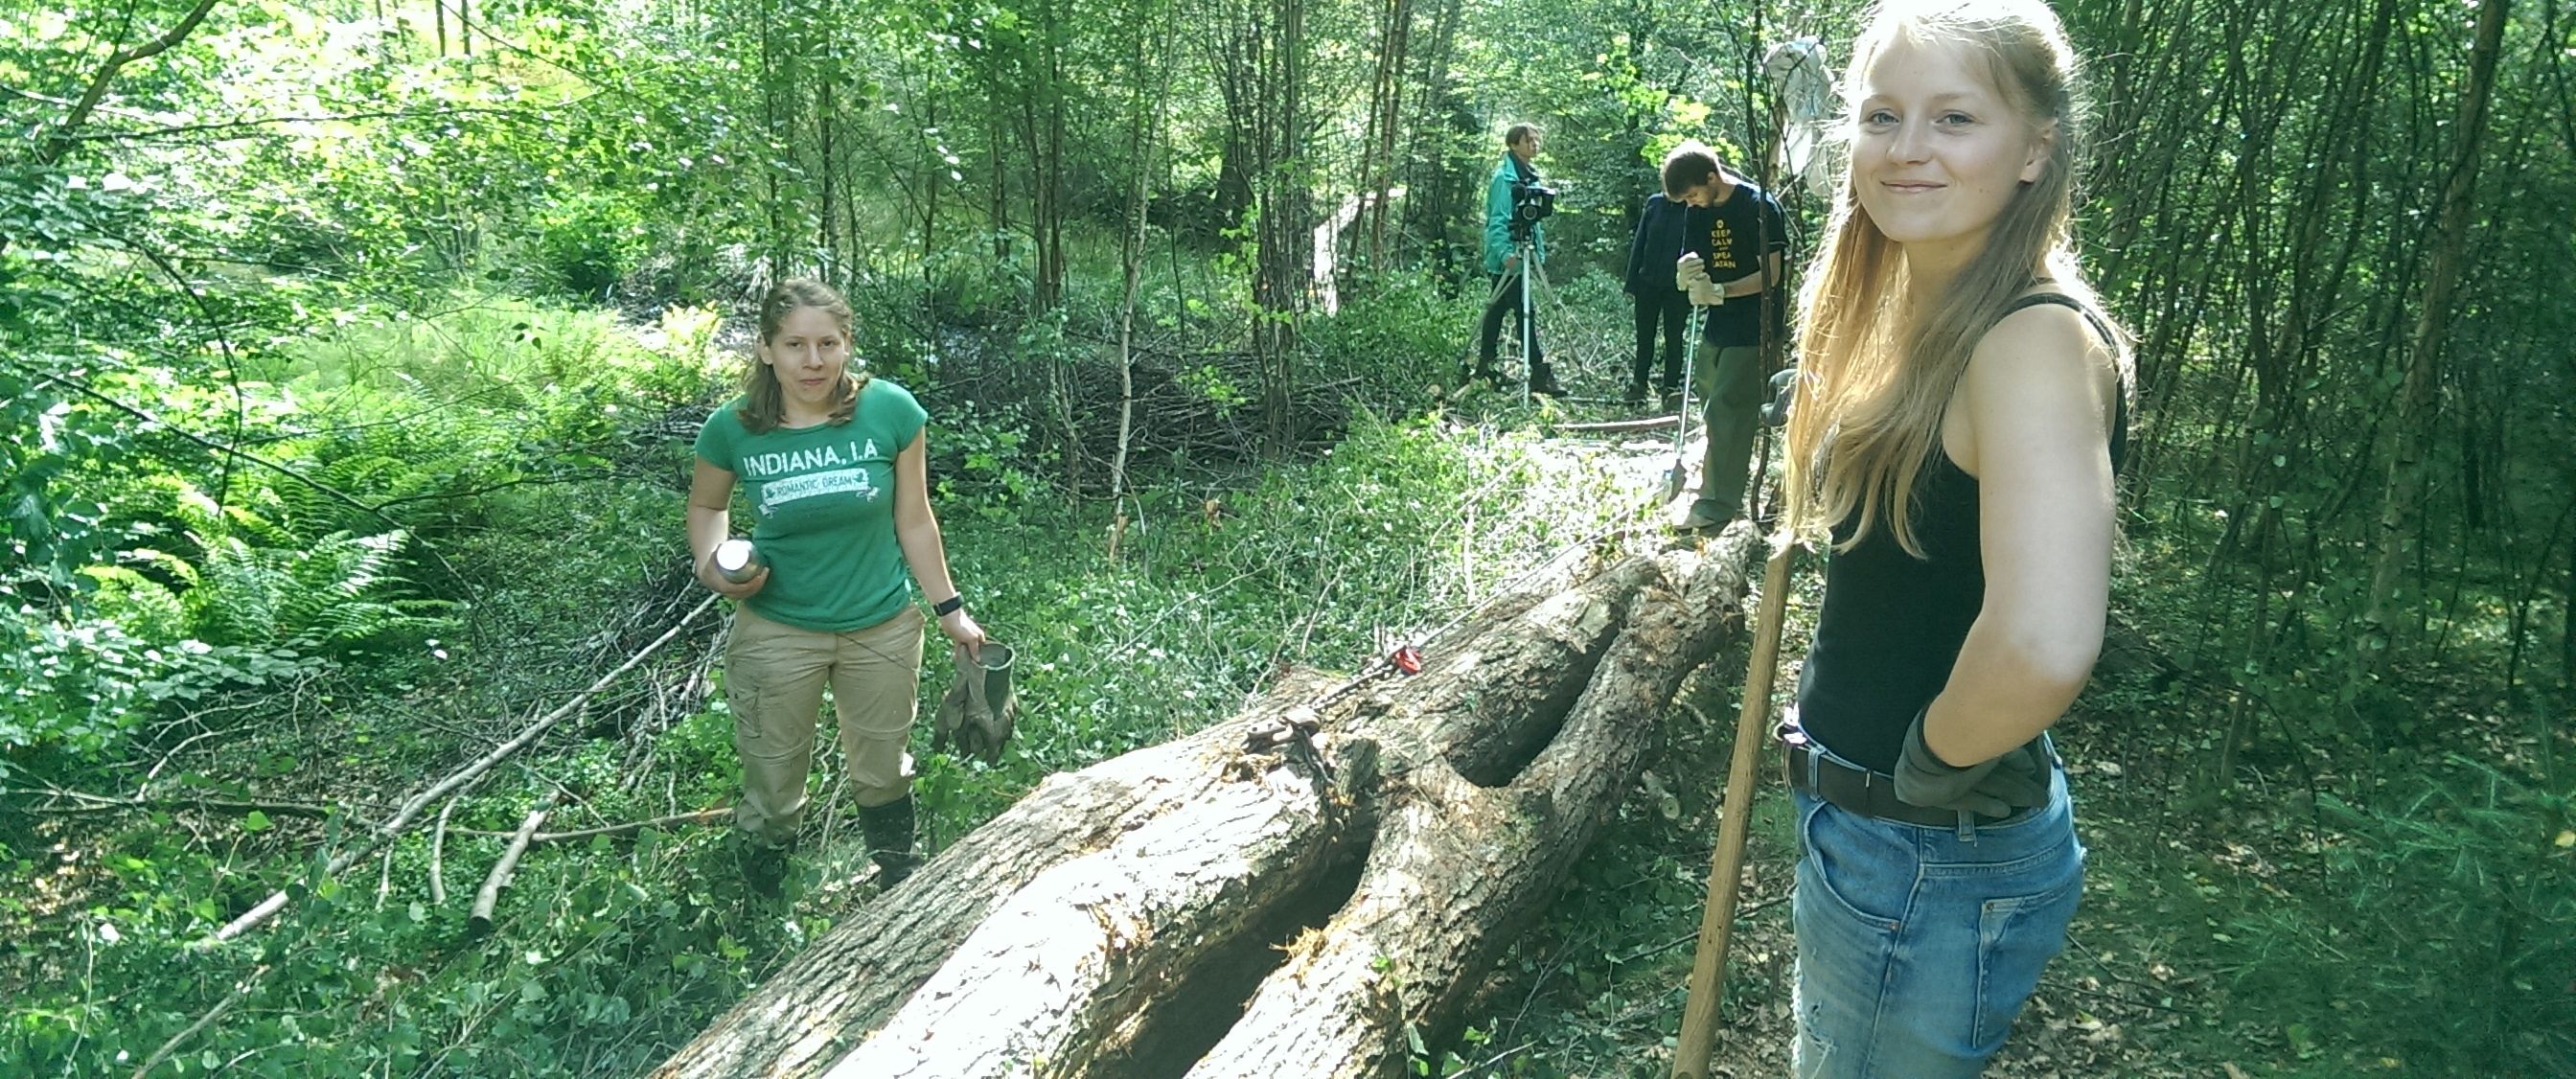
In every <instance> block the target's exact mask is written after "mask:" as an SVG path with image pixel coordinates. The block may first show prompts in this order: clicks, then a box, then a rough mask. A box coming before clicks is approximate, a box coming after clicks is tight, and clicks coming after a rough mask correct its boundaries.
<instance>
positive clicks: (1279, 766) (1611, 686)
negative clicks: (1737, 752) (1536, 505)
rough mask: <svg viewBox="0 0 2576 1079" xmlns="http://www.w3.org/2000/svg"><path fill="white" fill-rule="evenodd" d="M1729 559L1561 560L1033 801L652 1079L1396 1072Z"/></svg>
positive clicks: (1731, 616)
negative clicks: (1361, 662) (1447, 617)
mask: <svg viewBox="0 0 2576 1079" xmlns="http://www.w3.org/2000/svg"><path fill="white" fill-rule="evenodd" d="M1750 544H1751V539H1750V536H1749V534H1748V533H1746V532H1744V531H1743V530H1741V529H1739V530H1738V531H1736V532H1732V533H1729V534H1728V535H1727V537H1726V538H1725V539H1724V540H1722V541H1721V542H1720V543H1719V544H1718V545H1716V546H1715V547H1713V548H1711V549H1710V550H1708V551H1707V552H1705V553H1704V556H1703V552H1698V551H1691V550H1668V551H1663V552H1658V553H1655V554H1652V555H1639V556H1631V557H1626V558H1622V559H1619V560H1618V561H1616V562H1615V563H1613V564H1610V565H1608V566H1607V567H1606V568H1602V567H1600V563H1601V562H1602V561H1603V557H1604V556H1602V555H1599V554H1596V553H1594V552H1590V551H1577V552H1572V553H1570V554H1569V555H1568V556H1567V557H1564V558H1560V559H1558V560H1557V561H1556V562H1553V563H1551V564H1549V565H1548V566H1547V567H1544V568H1543V569H1542V570H1540V571H1538V572H1536V573H1534V574H1533V575H1532V580H1530V581H1528V582H1526V583H1524V584H1523V585H1521V586H1520V587H1518V588H1516V589H1514V590H1513V591H1511V592H1509V593H1507V594H1505V595H1503V596H1501V597H1498V598H1497V599H1496V600H1495V601H1494V602H1492V603H1490V604H1488V605H1487V607H1486V608H1485V609H1484V610H1483V611H1482V612H1480V613H1479V614H1477V615H1476V616H1474V617H1472V618H1470V619H1468V620H1466V621H1465V622H1464V623H1462V624H1461V625H1459V626H1458V627H1456V628H1454V629H1452V630H1450V631H1447V632H1443V633H1441V634H1438V635H1435V636H1434V637H1433V639H1432V640H1431V641H1430V642H1428V643H1427V644H1426V646H1425V648H1424V652H1425V655H1426V657H1427V659H1428V663H1427V664H1426V666H1425V668H1424V670H1423V672H1422V673H1421V674H1419V675H1417V676H1411V677H1406V676H1402V675H1398V674H1392V673H1387V672H1386V671H1385V669H1384V668H1383V666H1382V665H1381V666H1376V667H1372V668H1371V670H1370V671H1368V672H1365V673H1363V675H1361V676H1360V677H1359V678H1355V679H1352V680H1350V681H1348V682H1343V683H1340V684H1339V685H1333V686H1328V685H1326V684H1325V683H1324V680H1323V679H1321V678H1320V677H1317V678H1307V679H1302V680H1296V684H1293V685H1288V686H1284V687H1282V688H1279V689H1275V690H1273V691H1272V692H1271V693H1269V694H1268V695H1266V696H1264V697H1262V698H1259V699H1257V700H1255V701H1253V702H1251V703H1250V704H1248V705H1246V706H1245V707H1244V708H1243V709H1242V710H1241V711H1239V712H1238V713H1236V714H1235V715H1234V716H1233V717H1232V718H1230V719H1228V720H1226V721H1224V722H1221V723H1218V724H1217V725H1215V726H1213V727H1211V728H1209V729H1207V730H1205V731H1202V732H1200V733H1198V734H1196V735H1193V736H1190V737H1187V738H1184V739H1181V740H1179V741H1175V742H1171V743H1168V744H1165V745H1161V746H1155V747H1151V748H1148V749H1143V750H1138V751H1136V752H1134V753H1130V754H1127V755H1125V756H1122V757H1119V758H1116V759H1113V760H1110V761H1106V762H1103V763H1101V764H1098V765H1095V766H1093V767H1091V768H1088V769H1085V770H1083V771H1081V772H1077V773H1072V774H1068V775H1062V776H1057V777H1055V778H1053V779H1050V780H1048V781H1047V782H1046V783H1044V784H1042V785H1040V786H1039V788H1038V789H1037V790H1036V791H1034V792H1032V793H1031V794H1030V795H1029V796H1028V797H1027V798H1026V799H1024V800H1022V801H1021V803H1020V804H1019V805H1017V806H1014V807H1012V808H1011V809H1010V810H1009V811H1007V812H1006V813H1004V814H1003V815H1002V816H1000V817H998V818H996V819H995V820H993V821H992V822H991V823H988V824H986V825H985V826H984V827H982V828H979V829H977V830H976V831H975V832H973V833H971V834H969V835H968V836H966V837H965V838H964V839H962V840H960V841H959V842H958V843H957V844H956V845H955V846H953V847H951V848H950V849H949V850H948V851H946V852H944V853H943V854H941V855H940V856H939V857H938V858H936V859H935V860H933V861H932V862H931V863H930V864H929V865H928V866H926V867H924V868H923V869H922V870H921V871H920V872H918V873H916V874H915V875H914V876H913V878H912V879H911V880H910V881H908V882H906V884H905V885H904V886H903V887H902V888H900V889H898V890H896V891H895V892H893V893H890V894H888V895H886V896H884V897H882V898H880V899H879V900H877V901H876V902H875V903H874V904H872V905H871V906H870V907H869V908H868V909H866V910H865V911H863V912H861V913H860V914H858V915H856V916H854V917H852V918H851V919H850V920H849V921H848V922H847V923H846V924H844V925H842V926H840V927H838V928H835V929H834V930H832V931H831V932H830V933H828V934H825V935H824V936H823V937H822V938H820V939H819V940H817V941H816V943H815V944H814V946H812V947H811V948H809V949H807V950H806V952H805V953H804V954H802V955H800V956H799V957H798V958H797V959H795V960H793V961H791V962H790V963H789V964H788V966H787V967H785V968H784V969H782V970H781V971H779V973H778V974H777V975H776V976H774V977H772V978H771V979H770V981H769V982H768V983H766V984H764V985H763V986H761V987H760V988H759V989H758V990H756V991H755V992H754V993H753V994H752V996H751V997H750V998H749V999H747V1000H745V1001H743V1002H742V1003H741V1004H740V1005H738V1006H737V1007H735V1008H734V1009H733V1010H732V1011H731V1012H729V1013H727V1014H726V1015H724V1016H723V1017H721V1018H719V1019H718V1020H717V1021H716V1022H715V1024H714V1025H712V1026H710V1027H709V1028H708V1029H707V1030H706V1031H705V1032H704V1033H703V1034H701V1035H700V1036H699V1037H698V1038H697V1039H696V1040H695V1041H693V1042H691V1043H690V1044H689V1045H687V1046H685V1047H683V1048H682V1049H681V1050H680V1052H679V1053H678V1054H676V1055H675V1056H673V1057H672V1058H671V1060H669V1061H668V1062H666V1063H665V1064H664V1065H663V1066H662V1067H661V1069H660V1070H659V1071H658V1072H656V1074H657V1075H662V1076H672V1077H677V1076H737V1075H774V1076H790V1075H793V1076H806V1075H815V1074H830V1075H835V1076H870V1077H904V1076H943V1077H944V1076H962V1075H975V1076H988V1075H1083V1074H1116V1075H1171V1076H1179V1075H1184V1074H1186V1075H1191V1076H1239V1075H1247V1076H1248V1075H1274V1074H1279V1075H1284V1074H1294V1075H1298V1076H1320V1075H1350V1076H1360V1075H1383V1074H1390V1073H1391V1072H1394V1071H1397V1070H1401V1067H1402V1064H1403V1061H1404V1059H1405V1056H1406V1047H1407V1038H1406V1031H1407V1028H1408V1027H1410V1028H1413V1029H1415V1030H1418V1031H1421V1032H1423V1033H1425V1034H1427V1035H1431V1036H1437V1035H1438V1034H1439V1033H1441V1032H1443V1031H1445V1030H1447V1029H1448V1028H1449V1027H1450V1026H1451V1025H1452V1024H1454V1023H1455V1022H1456V1021H1457V1019H1458V1018H1459V1017H1460V1016H1459V1013H1460V1011H1461V1009H1462V1008H1463V1006H1464V1004H1465V1000H1466V997H1467V994H1468V993H1469V992H1471V991H1472V990H1473V989H1474V987H1475V985H1476V983H1477V979H1478V978H1479V977H1480V976H1481V975H1482V974H1483V973H1484V972H1485V971H1487V970H1488V969H1489V968H1490V967H1491V965H1492V963H1493V962H1494V961H1495V959H1496V958H1497V957H1498V956H1499V955H1500V954H1501V953H1502V951H1503V950H1504V949H1505V948H1506V947H1507V946H1508V943H1509V941H1510V939H1511V938H1510V934H1511V933H1512V932H1514V931H1515V930H1516V929H1517V928H1519V927H1520V926H1522V925H1524V924H1526V923H1527V921H1528V920H1529V919H1531V918H1532V917H1534V916H1535V915H1537V914H1538V913H1539V912H1541V911H1542V910H1543V909H1544V907H1545V905H1546V903H1547V902H1548V901H1549V900H1550V899H1551V898H1552V897H1553V896H1554V895H1555V893H1556V891H1557V889H1558V888H1559V887H1561V886H1562V884H1563V882H1564V879H1565V876H1566V874H1567V872H1568V871H1569V870H1570V869H1571V867H1572V865H1573V863H1574V860H1575V859H1576V857H1577V856H1579V855H1580V854H1581V852H1582V850H1583V848H1584V846H1585V845H1586V844H1587V843H1588V842H1589V841H1590V840H1591V838H1592V836H1593V835H1594V833H1595V832H1597V831H1598V830H1599V828H1600V827H1601V825H1602V823H1603V822H1604V821H1606V820H1607V819H1608V818H1609V817H1610V815H1611V814H1612V813H1613V812H1614V811H1615V810H1616V809H1617V807H1618V804H1619V802H1620V800H1621V799H1622V798H1623V797H1624V795H1625V792H1626V791H1627V790H1628V789H1630V788H1631V787H1632V786H1633V785H1634V783H1635V781H1636V779H1637V775H1638V773H1639V771H1641V770H1642V769H1643V767H1644V765H1645V762H1646V760H1647V757H1648V756H1649V754H1650V753H1651V752H1652V751H1653V747H1654V746H1655V745H1656V744H1657V743H1658V741H1659V738H1658V737H1657V735H1658V730H1657V728H1658V722H1659V718H1660V717H1661V716H1662V714H1663V713H1664V712H1665V710H1666V705H1667V704H1668V703H1669V702H1670V701H1671V699H1672V696H1673V693H1674V691H1675V690H1676V689H1677V688H1678V687H1679V685H1680V684H1681V681H1682V678H1683V677H1684V676H1685V675H1686V674H1687V673H1688V672H1689V671H1690V670H1692V669H1693V668H1695V667H1698V666H1699V665H1700V664H1702V663H1704V662H1706V661H1707V660H1708V659H1709V657H1711V656H1712V655H1714V654H1715V652H1716V651H1717V649H1718V646H1719V645H1720V643H1721V642H1722V641H1723V640H1724V639H1726V638H1727V636H1728V635H1729V634H1730V633H1732V632H1733V630H1734V628H1735V627H1736V626H1738V625H1739V624H1740V619H1739V618H1738V617H1737V612H1738V610H1739V607H1740V601H1741V599H1742V596H1743V592H1744V575H1743V572H1742V567H1743V566H1744V565H1745V558H1746V554H1745V552H1746V548H1747V547H1748V546H1749V545H1750Z"/></svg>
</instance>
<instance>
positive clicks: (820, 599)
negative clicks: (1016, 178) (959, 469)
mask: <svg viewBox="0 0 2576 1079" xmlns="http://www.w3.org/2000/svg"><path fill="white" fill-rule="evenodd" d="M741 407H742V400H741V399H740V398H735V399H734V400H731V401H727V402H725V403H724V405H723V406H722V407H720V408H717V409H716V411H715V414H714V415H712V416H709V417H707V422H706V426H704V427H701V428H699V429H698V459H699V460H702V461H705V462H706V463H708V464H710V465H714V466H715V467H717V468H721V469H724V470H725V471H727V472H731V473H733V474H734V478H735V480H736V481H737V482H738V483H739V484H740V485H741V486H742V489H743V491H744V493H745V494H747V495H748V496H749V497H750V499H751V512H752V518H753V520H754V521H756V522H758V523H757V525H756V526H755V527H754V528H753V529H752V533H751V540H752V542H753V543H755V544H757V545H759V547H760V553H761V555H762V557H764V558H767V559H768V560H769V583H768V584H766V585H763V586H761V589H760V591H759V592H758V593H756V594H754V595H753V596H752V597H751V598H750V599H749V600H747V601H745V602H747V603H749V604H750V605H751V608H752V610H754V611H757V612H759V613H760V616H761V617H763V618H767V619H769V620H771V621H774V622H782V623H785V624H787V625H791V626H795V627H797V628H799V629H810V630H814V631H816V632H820V633H843V632H847V631H849V630H854V629H864V628H866V627H868V626H873V625H876V624H877V623H879V622H883V621H885V620H886V619H888V618H892V617H894V615H895V613H896V612H898V611H901V610H903V608H904V606H905V605H906V604H908V603H911V602H912V595H911V589H910V588H909V586H908V585H907V584H906V583H905V576H904V569H905V567H904V562H903V548H902V546H901V545H900V544H898V543H896V542H895V535H894V455H895V454H897V453H899V452H902V450H903V448H904V447H905V446H909V445H911V444H912V439H913V436H915V435H918V434H920V433H921V427H922V424H923V422H924V421H926V420H928V419H929V418H930V414H929V413H927V412H924V411H922V408H921V404H920V402H917V401H914V400H913V399H912V394H910V393H908V392H906V391H905V390H904V388H903V387H901V386H897V385H895V384H894V383H891V382H888V381H886V380H884V379H882V378H871V379H869V380H868V382H867V385H866V386H864V387H861V388H860V390H859V406H858V409H857V411H855V412H854V413H853V414H852V415H851V416H850V421H849V422H848V423H843V424H829V423H825V424H817V425H815V426H812V427H804V428H797V429H792V430H791V429H788V428H784V427H781V428H774V429H772V430H770V431H768V432H766V433H763V434H757V435H755V434H752V433H750V432H749V431H745V430H743V427H742V416H741V415H740V414H739V413H737V412H736V411H735V410H736V409H738V408H741Z"/></svg>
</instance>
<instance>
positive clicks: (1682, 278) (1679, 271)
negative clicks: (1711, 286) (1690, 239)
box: [1673, 254, 1708, 290]
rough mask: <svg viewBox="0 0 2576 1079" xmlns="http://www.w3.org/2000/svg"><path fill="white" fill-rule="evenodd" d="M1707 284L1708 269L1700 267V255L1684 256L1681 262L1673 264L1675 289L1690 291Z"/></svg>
mask: <svg viewBox="0 0 2576 1079" xmlns="http://www.w3.org/2000/svg"><path fill="white" fill-rule="evenodd" d="M1707 283H1708V267H1706V266H1702V265H1700V261H1699V256H1698V255H1695V254H1684V255H1683V256H1682V257H1681V261H1679V262H1675V263H1673V287H1674V288H1677V289H1683V290H1688V289H1690V288H1692V287H1694V286H1697V285H1704V284H1707Z"/></svg>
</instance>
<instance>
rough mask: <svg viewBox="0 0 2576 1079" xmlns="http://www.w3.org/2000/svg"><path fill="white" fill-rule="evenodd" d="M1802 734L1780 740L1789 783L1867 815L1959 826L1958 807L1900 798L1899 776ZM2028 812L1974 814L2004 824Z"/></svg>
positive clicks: (1981, 820) (1984, 821) (1932, 825)
mask: <svg viewBox="0 0 2576 1079" xmlns="http://www.w3.org/2000/svg"><path fill="white" fill-rule="evenodd" d="M1803 738H1804V736H1803V735H1801V736H1800V740H1796V741H1790V740H1783V741H1782V743H1781V745H1782V746H1784V747H1785V748H1787V749H1788V751H1789V786H1790V787H1791V788H1793V789H1795V790H1801V791H1805V792H1807V793H1808V794H1812V795H1815V796H1816V797H1818V798H1821V799H1824V800H1825V801H1827V802H1831V803H1833V804H1834V805H1837V806H1841V807H1842V808H1844V809H1848V810H1850V811H1852V812H1854V813H1858V814H1860V815H1861V816H1864V817H1876V818H1878V819H1880V820H1892V821H1901V822H1903V823H1906V824H1920V825H1923V826H1925V827H1927V828H1953V827H1957V826H1958V823H1959V811H1958V810H1955V809H1937V808H1934V807H1931V806H1919V805H1915V804H1914V803H1912V802H1908V801H1905V800H1903V799H1901V798H1898V797H1897V796H1896V777H1894V776H1890V775H1885V774H1882V773H1878V772H1873V771H1870V770H1869V769H1867V768H1863V767H1860V766H1859V765H1855V764H1847V763H1845V762H1843V761H1840V760H1836V759H1835V758H1834V757H1833V756H1831V755H1829V754H1821V753H1818V752H1816V750H1815V747H1814V746H1812V745H1809V744H1807V743H1806V742H1805V741H1804V740H1803ZM1811 761H1812V762H1813V764H1814V767H1813V768H1812V769H1811V768H1810V767H1809V762H1811ZM1810 774H1812V775H1813V777H1814V780H1813V782H1810V781H1809V776H1810ZM2027 812H2029V810H2019V811H2016V812H2014V813H2013V814H2012V815H2011V816H2004V817H1990V816H1987V815H1985V814H1983V813H1976V814H1971V816H1974V817H1975V818H1976V822H1977V823H1978V824H2001V823H2003V822H2005V821H2008V820H2011V819H2013V817H2018V816H2020V815H2021V814H2023V813H2027Z"/></svg>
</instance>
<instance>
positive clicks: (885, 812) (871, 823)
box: [859, 794, 921, 890]
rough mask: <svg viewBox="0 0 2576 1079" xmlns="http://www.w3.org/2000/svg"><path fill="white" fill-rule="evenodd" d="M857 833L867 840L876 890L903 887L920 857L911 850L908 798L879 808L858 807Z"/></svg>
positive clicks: (910, 799)
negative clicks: (875, 878) (874, 869)
mask: <svg viewBox="0 0 2576 1079" xmlns="http://www.w3.org/2000/svg"><path fill="white" fill-rule="evenodd" d="M859 830H860V831H861V832H863V833H865V834H866V836H867V838H868V858H869V860H871V861H874V862H875V863H876V864H877V884H878V887H879V889H880V890H884V889H891V888H893V887H894V886H895V885H898V884H901V883H903V879H904V878H905V877H909V876H911V875H912V871H913V870H915V869H918V868H920V867H921V856H920V855H918V854H915V853H913V850H912V830H913V811H912V796H911V795H909V794H907V795H904V796H903V797H901V798H898V799H895V800H894V801H891V802H887V803H886V804H884V805H881V806H860V807H859Z"/></svg>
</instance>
